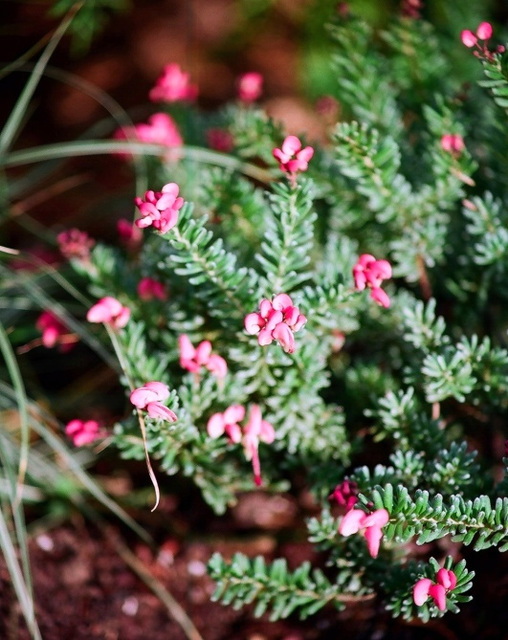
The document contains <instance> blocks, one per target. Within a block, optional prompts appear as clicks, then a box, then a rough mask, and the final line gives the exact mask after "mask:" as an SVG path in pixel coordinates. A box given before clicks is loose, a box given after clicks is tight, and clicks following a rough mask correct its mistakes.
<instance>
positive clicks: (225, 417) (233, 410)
mask: <svg viewBox="0 0 508 640" xmlns="http://www.w3.org/2000/svg"><path fill="white" fill-rule="evenodd" d="M244 418H245V407H242V405H240V404H233V405H231V406H230V407H228V408H227V409H226V411H224V413H214V414H213V416H211V417H210V419H209V420H208V424H207V425H206V430H207V432H208V435H209V436H210V438H218V437H219V436H221V435H222V434H223V433H225V434H226V435H227V436H228V438H229V440H230V442H234V443H238V442H240V441H241V439H242V428H241V427H240V425H239V424H238V423H239V422H240V421H241V420H243V419H244Z"/></svg>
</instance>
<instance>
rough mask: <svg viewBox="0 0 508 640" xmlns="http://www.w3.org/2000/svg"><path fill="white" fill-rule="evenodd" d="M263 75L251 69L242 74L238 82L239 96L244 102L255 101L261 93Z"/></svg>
mask: <svg viewBox="0 0 508 640" xmlns="http://www.w3.org/2000/svg"><path fill="white" fill-rule="evenodd" d="M262 87H263V76H262V75H261V74H260V73H256V72H255V71H251V72H249V73H244V74H243V76H240V80H239V83H238V97H239V98H240V100H241V101H242V102H246V103H249V102H255V101H256V100H257V99H258V98H259V96H260V95H261V91H262Z"/></svg>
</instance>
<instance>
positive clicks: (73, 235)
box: [56, 229, 95, 261]
mask: <svg viewBox="0 0 508 640" xmlns="http://www.w3.org/2000/svg"><path fill="white" fill-rule="evenodd" d="M56 239H57V241H58V245H59V248H60V252H61V254H62V255H63V256H64V258H67V260H70V259H71V258H77V259H78V260H83V261H86V260H88V259H89V258H90V249H91V248H92V247H93V246H94V244H95V240H94V239H93V238H90V236H89V235H88V234H87V233H85V231H80V230H79V229H67V231H62V232H61V233H59V234H58V235H57V237H56Z"/></svg>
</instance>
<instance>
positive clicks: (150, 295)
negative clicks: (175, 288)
mask: <svg viewBox="0 0 508 640" xmlns="http://www.w3.org/2000/svg"><path fill="white" fill-rule="evenodd" d="M137 292H138V296H139V298H140V300H143V301H145V302H147V301H149V300H153V299H154V298H157V300H167V297H168V293H167V290H166V287H165V286H164V284H162V282H159V281H158V280H155V279H154V278H141V280H140V281H139V283H138V288H137Z"/></svg>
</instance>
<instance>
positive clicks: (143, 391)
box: [129, 382, 178, 422]
mask: <svg viewBox="0 0 508 640" xmlns="http://www.w3.org/2000/svg"><path fill="white" fill-rule="evenodd" d="M168 398H169V387H168V386H167V385H165V384H163V383H162V382H146V383H145V384H144V385H143V386H142V387H138V388H137V389H134V391H132V393H131V394H130V396H129V400H130V401H131V402H132V404H133V405H134V406H135V407H137V408H138V409H142V410H144V411H146V412H147V413H148V415H149V416H150V417H151V418H161V419H162V420H167V421H168V422H176V421H177V419H178V418H177V417H176V414H175V413H174V412H173V411H171V409H168V407H166V406H165V405H163V404H162V403H163V401H164V400H167V399H168Z"/></svg>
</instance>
